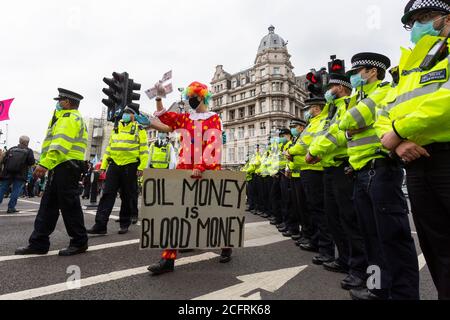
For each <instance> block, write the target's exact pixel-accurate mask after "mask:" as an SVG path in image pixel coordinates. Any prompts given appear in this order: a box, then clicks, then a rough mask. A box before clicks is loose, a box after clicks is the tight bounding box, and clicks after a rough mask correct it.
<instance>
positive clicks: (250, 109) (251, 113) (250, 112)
mask: <svg viewBox="0 0 450 320" xmlns="http://www.w3.org/2000/svg"><path fill="white" fill-rule="evenodd" d="M254 115H255V106H249V107H248V116H249V117H253V116H254Z"/></svg>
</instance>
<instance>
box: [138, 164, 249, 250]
mask: <svg viewBox="0 0 450 320" xmlns="http://www.w3.org/2000/svg"><path fill="white" fill-rule="evenodd" d="M191 175H192V171H190V170H164V169H162V170H158V169H147V170H146V171H145V173H144V182H143V186H142V187H143V189H142V190H143V198H142V203H141V210H140V212H139V215H140V218H141V219H142V229H141V242H140V248H141V249H219V248H238V247H242V246H243V244H244V225H245V195H246V181H245V174H244V173H242V172H231V171H206V172H204V173H203V177H202V179H201V180H199V179H192V178H191Z"/></svg>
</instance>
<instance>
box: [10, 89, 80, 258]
mask: <svg viewBox="0 0 450 320" xmlns="http://www.w3.org/2000/svg"><path fill="white" fill-rule="evenodd" d="M58 91H59V96H58V97H57V98H55V100H57V101H58V103H57V104H56V111H55V112H54V114H53V118H52V120H51V121H50V124H49V126H48V130H47V136H46V137H45V140H44V143H43V145H42V154H41V159H40V162H39V165H38V166H37V167H36V169H35V171H34V173H33V175H34V177H35V178H43V177H44V176H45V174H46V173H47V171H48V182H47V186H46V188H45V192H44V195H43V197H42V200H41V204H40V207H39V211H38V214H37V217H36V220H35V222H34V231H33V233H32V235H31V237H30V239H29V245H28V247H25V248H19V249H17V250H16V254H17V255H29V254H46V253H47V252H48V250H49V247H50V241H49V236H50V235H51V234H52V233H53V231H54V230H55V227H56V223H57V222H58V217H59V211H60V210H61V214H62V217H63V219H64V224H65V226H66V230H67V233H68V234H69V236H70V238H71V239H70V244H69V247H68V248H67V249H64V250H61V251H60V252H59V255H60V256H72V255H76V254H80V253H83V252H85V251H86V250H87V249H88V237H87V234H86V228H85V226H84V217H83V210H82V209H81V203H80V190H79V185H78V182H79V180H80V177H81V174H82V173H83V172H84V170H85V168H84V154H85V151H86V146H87V130H86V125H85V124H84V121H83V117H82V116H81V114H80V112H79V111H78V108H79V106H80V101H81V100H82V99H83V97H82V96H81V95H79V94H78V93H75V92H72V91H69V90H65V89H58Z"/></svg>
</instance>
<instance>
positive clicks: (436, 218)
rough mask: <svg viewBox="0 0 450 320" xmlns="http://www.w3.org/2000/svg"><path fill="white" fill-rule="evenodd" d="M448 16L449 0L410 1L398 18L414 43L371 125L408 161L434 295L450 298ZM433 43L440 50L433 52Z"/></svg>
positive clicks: (410, 187) (416, 218)
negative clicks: (408, 31)
mask: <svg viewBox="0 0 450 320" xmlns="http://www.w3.org/2000/svg"><path fill="white" fill-rule="evenodd" d="M449 14H450V1H449V0H433V1H431V0H426V1H416V0H413V1H409V3H408V4H407V6H406V8H405V15H404V16H403V18H402V22H403V24H404V25H405V28H406V29H407V30H411V40H412V42H413V43H415V44H416V46H415V47H414V49H412V50H407V49H404V50H403V53H402V57H401V60H400V67H399V69H400V79H399V84H398V86H397V88H396V90H395V94H394V95H393V96H391V97H390V98H389V99H387V100H386V102H387V105H386V107H385V108H384V109H383V110H382V111H380V114H379V118H378V120H377V123H376V124H375V128H376V129H377V131H378V135H379V136H380V137H382V143H383V145H384V146H385V147H386V148H388V149H389V150H391V151H393V152H395V154H396V155H398V156H399V157H400V158H401V159H403V161H404V162H405V163H407V165H406V171H407V184H408V192H409V196H410V200H411V206H412V214H413V217H414V222H415V225H416V230H417V234H418V236H419V241H420V246H421V248H422V251H423V254H424V256H425V259H426V261H427V264H428V267H429V269H430V272H431V276H432V278H433V281H434V284H435V286H436V288H437V291H438V294H439V299H445V300H450V245H449V243H450V232H449V230H450V160H449V159H450V108H449V106H450V82H449V80H448V79H449V76H448V75H449V72H450V70H449V61H448V54H449V51H448V41H446V42H447V43H445V41H443V40H444V37H447V36H448V35H449V33H450V17H449ZM445 40H447V39H445ZM437 43H438V45H437V47H439V48H441V49H442V50H432V49H433V48H436V47H435V46H436V44H437ZM441 44H447V46H443V47H440V45H441ZM397 254H398V253H397ZM398 256H399V257H401V256H400V255H398Z"/></svg>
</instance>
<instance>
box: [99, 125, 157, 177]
mask: <svg viewBox="0 0 450 320" xmlns="http://www.w3.org/2000/svg"><path fill="white" fill-rule="evenodd" d="M148 158H149V155H148V139H147V132H146V131H145V130H144V129H143V128H142V127H141V126H139V124H138V123H137V122H130V123H128V124H127V123H124V122H122V121H120V122H119V128H118V132H117V133H116V132H115V131H114V129H113V132H112V135H111V139H110V140H109V144H108V147H106V152H105V156H104V157H103V162H102V167H101V169H102V170H105V169H106V168H107V167H108V164H109V160H110V159H111V160H112V161H114V163H115V164H117V165H118V166H125V165H127V164H131V163H139V166H138V170H140V171H142V170H145V168H146V167H147V164H148Z"/></svg>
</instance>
